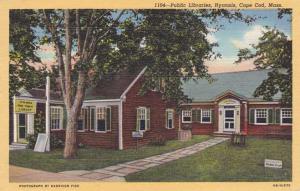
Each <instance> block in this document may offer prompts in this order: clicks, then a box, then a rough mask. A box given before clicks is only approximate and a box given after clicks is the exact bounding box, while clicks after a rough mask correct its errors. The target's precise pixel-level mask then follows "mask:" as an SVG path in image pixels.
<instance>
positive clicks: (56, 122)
mask: <svg viewBox="0 0 300 191" xmlns="http://www.w3.org/2000/svg"><path fill="white" fill-rule="evenodd" d="M62 117H63V108H62V107H50V128H51V129H52V130H54V129H55V130H57V129H62V120H63V119H62Z"/></svg>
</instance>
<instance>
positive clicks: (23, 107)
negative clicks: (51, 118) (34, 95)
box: [15, 99, 36, 113]
mask: <svg viewBox="0 0 300 191" xmlns="http://www.w3.org/2000/svg"><path fill="white" fill-rule="evenodd" d="M15 113H36V102H35V101H30V100H22V99H16V100H15Z"/></svg>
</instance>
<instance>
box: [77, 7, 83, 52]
mask: <svg viewBox="0 0 300 191" xmlns="http://www.w3.org/2000/svg"><path fill="white" fill-rule="evenodd" d="M76 33H77V44H78V52H79V54H81V52H82V39H81V30H80V15H79V10H78V9H76Z"/></svg>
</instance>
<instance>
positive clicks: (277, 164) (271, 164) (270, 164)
mask: <svg viewBox="0 0 300 191" xmlns="http://www.w3.org/2000/svg"><path fill="white" fill-rule="evenodd" d="M265 167H267V168H282V161H281V160H271V159H265Z"/></svg>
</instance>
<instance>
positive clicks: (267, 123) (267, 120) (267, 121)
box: [254, 108, 269, 125]
mask: <svg viewBox="0 0 300 191" xmlns="http://www.w3.org/2000/svg"><path fill="white" fill-rule="evenodd" d="M257 109H265V110H266V111H267V117H266V123H257V122H256V110H257ZM254 125H269V108H255V109H254Z"/></svg>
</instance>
